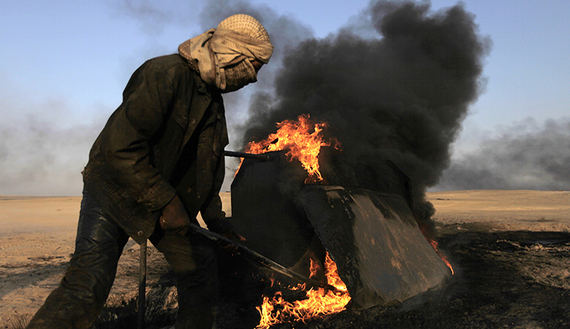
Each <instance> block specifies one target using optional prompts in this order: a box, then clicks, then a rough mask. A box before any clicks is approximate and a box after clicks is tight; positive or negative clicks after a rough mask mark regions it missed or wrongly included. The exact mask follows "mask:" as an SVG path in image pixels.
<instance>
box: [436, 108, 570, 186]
mask: <svg viewBox="0 0 570 329" xmlns="http://www.w3.org/2000/svg"><path fill="white" fill-rule="evenodd" d="M437 188H438V189H442V190H466V189H532V190H566V191H567V190H570V119H568V118H566V119H561V120H558V121H554V120H548V121H546V122H545V123H544V124H542V125H538V124H537V123H536V122H535V121H534V120H532V119H527V120H525V121H523V122H521V123H519V124H514V125H512V126H510V127H507V128H504V129H502V131H501V132H499V133H498V134H496V135H495V136H492V137H490V138H488V139H486V140H484V141H482V142H481V144H480V145H479V148H478V149H477V150H474V151H473V152H469V153H467V154H465V155H463V156H462V157H460V158H459V159H456V160H454V161H453V162H452V164H451V166H450V167H449V168H448V169H447V170H446V171H445V172H444V175H443V177H442V179H441V181H440V183H439V184H438V186H437Z"/></svg>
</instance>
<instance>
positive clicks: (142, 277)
mask: <svg viewBox="0 0 570 329" xmlns="http://www.w3.org/2000/svg"><path fill="white" fill-rule="evenodd" d="M146 250H147V240H145V241H144V242H143V243H141V245H140V252H141V253H140V264H139V300H138V314H137V315H138V319H137V329H144V315H145V312H146V301H145V299H146V298H145V297H146Z"/></svg>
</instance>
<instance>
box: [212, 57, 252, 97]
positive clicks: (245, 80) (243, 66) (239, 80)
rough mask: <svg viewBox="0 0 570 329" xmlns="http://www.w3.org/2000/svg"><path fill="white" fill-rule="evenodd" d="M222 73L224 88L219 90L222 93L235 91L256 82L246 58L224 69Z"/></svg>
mask: <svg viewBox="0 0 570 329" xmlns="http://www.w3.org/2000/svg"><path fill="white" fill-rule="evenodd" d="M223 71H224V72H223V76H224V77H225V88H223V89H222V88H220V91H221V92H223V93H229V92H231V91H236V90H238V89H240V88H242V87H244V86H246V85H248V84H250V83H253V82H256V81H257V73H256V72H255V68H254V67H253V65H251V62H250V61H249V59H247V58H245V59H244V60H242V61H241V62H239V63H238V64H236V65H233V66H229V67H226V68H225V69H224V70H223Z"/></svg>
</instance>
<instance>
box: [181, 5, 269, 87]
mask: <svg viewBox="0 0 570 329" xmlns="http://www.w3.org/2000/svg"><path fill="white" fill-rule="evenodd" d="M178 51H179V53H180V55H182V56H183V57H184V58H186V59H187V60H188V62H189V63H190V66H192V67H193V68H194V69H195V70H197V71H198V72H199V73H200V76H201V77H202V79H203V80H204V81H205V82H206V83H207V84H209V85H212V86H216V87H217V88H218V89H220V90H221V91H222V92H229V91H233V90H237V89H239V88H241V87H243V86H245V85H246V84H248V83H250V82H255V81H257V74H256V72H255V69H254V68H253V65H252V64H251V61H253V60H258V61H260V62H262V63H264V64H266V63H267V62H269V59H270V58H271V54H272V53H273V45H272V44H271V41H270V39H269V35H268V34H267V31H266V30H265V28H264V27H263V26H262V25H261V24H260V23H259V22H258V21H257V20H256V19H255V18H253V17H251V16H249V15H243V14H238V15H233V16H230V17H228V18H226V19H225V20H223V21H222V22H221V23H220V24H219V25H218V27H217V28H216V29H211V30H208V31H206V32H204V33H202V34H201V35H199V36H197V37H194V38H192V39H190V40H187V41H185V42H184V43H182V44H181V45H180V46H179V47H178Z"/></svg>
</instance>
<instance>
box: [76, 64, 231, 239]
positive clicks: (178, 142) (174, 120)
mask: <svg viewBox="0 0 570 329" xmlns="http://www.w3.org/2000/svg"><path fill="white" fill-rule="evenodd" d="M227 143H228V137H227V128H226V121H225V113H224V107H223V102H222V96H221V94H220V93H219V91H217V90H212V89H210V88H209V87H208V86H207V85H206V84H205V83H204V81H203V80H202V79H201V78H200V75H199V74H197V73H196V72H195V71H193V70H192V69H191V68H190V66H188V64H187V62H186V60H185V59H184V58H182V57H181V56H179V55H178V54H174V55H168V56H162V57H158V58H154V59H151V60H149V61H147V62H146V63H144V64H143V65H142V66H141V67H139V68H138V69H137V70H136V71H135V73H133V75H132V77H131V79H130V80H129V83H128V84H127V86H126V88H125V91H124V92H123V102H122V104H121V105H120V106H119V108H117V110H116V111H115V112H114V113H113V114H112V115H111V117H110V119H109V121H108V122H107V124H106V125H105V127H104V128H103V131H102V132H101V134H100V135H99V137H98V138H97V140H96V141H95V143H94V145H93V147H92V149H91V152H90V154H89V162H88V164H87V166H86V167H85V170H84V172H83V180H84V185H85V189H86V190H87V191H88V192H89V193H90V194H91V195H92V196H93V197H94V198H95V199H96V200H97V202H98V203H99V205H100V206H101V207H102V208H103V209H104V210H105V211H107V212H108V213H109V214H110V216H111V217H112V218H113V219H114V220H115V221H116V222H117V223H118V224H119V225H120V226H121V227H122V228H123V229H124V230H125V231H126V232H127V234H129V235H130V236H131V237H132V238H133V239H134V240H135V241H137V242H139V243H141V242H142V241H144V240H145V239H147V238H148V237H149V236H150V235H151V234H152V232H153V230H154V228H155V225H156V220H157V219H158V218H159V217H160V214H161V209H162V208H163V207H164V206H166V205H167V204H168V202H170V200H172V198H173V197H174V195H175V193H178V194H179V196H180V198H181V199H182V202H183V203H184V205H185V207H186V209H187V211H188V215H189V216H190V218H195V216H196V215H197V213H198V211H201V213H202V217H203V219H204V221H205V222H206V224H207V225H208V227H209V228H210V229H212V230H215V231H225V230H227V229H229V228H231V227H228V224H227V221H225V213H224V212H223V211H222V207H221V206H222V205H221V200H220V197H219V195H218V193H219V190H220V188H221V185H222V182H223V178H224V171H225V165H224V157H223V150H224V147H225V146H226V145H227Z"/></svg>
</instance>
